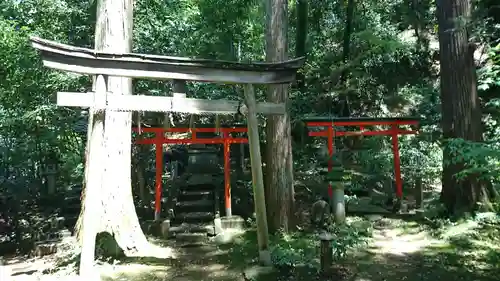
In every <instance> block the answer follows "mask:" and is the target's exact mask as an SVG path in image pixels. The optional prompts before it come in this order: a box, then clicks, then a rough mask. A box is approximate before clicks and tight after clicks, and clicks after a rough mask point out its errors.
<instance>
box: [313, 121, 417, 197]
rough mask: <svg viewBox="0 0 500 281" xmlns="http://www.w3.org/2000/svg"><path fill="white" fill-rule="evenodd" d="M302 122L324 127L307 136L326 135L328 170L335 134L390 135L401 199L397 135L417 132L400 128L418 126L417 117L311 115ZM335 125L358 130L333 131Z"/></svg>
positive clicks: (330, 193) (331, 194)
mask: <svg viewBox="0 0 500 281" xmlns="http://www.w3.org/2000/svg"><path fill="white" fill-rule="evenodd" d="M304 122H305V123H306V125H307V127H326V129H324V130H322V131H319V132H309V136H312V137H326V138H327V146H328V154H329V159H328V172H330V171H331V170H332V167H333V161H332V156H333V147H334V139H335V137H337V136H346V137H348V136H391V139H392V152H393V155H394V178H395V181H396V197H397V198H398V199H402V197H403V180H402V179H401V160H400V155H399V142H398V136H399V135H411V134H418V130H405V129H401V128H400V127H399V126H401V125H412V126H418V125H419V119H418V118H413V117H388V118H369V117H360V118H351V117H344V118H342V117H340V118H330V117H313V118H305V119H304ZM380 125H383V126H390V129H388V130H387V129H386V130H373V131H368V130H365V127H366V126H380ZM335 126H338V127H341V126H356V127H359V129H360V130H359V131H335V128H334V127H335ZM328 196H329V197H330V200H331V199H332V196H333V190H332V185H331V184H329V185H328Z"/></svg>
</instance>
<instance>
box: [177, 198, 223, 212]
mask: <svg viewBox="0 0 500 281" xmlns="http://www.w3.org/2000/svg"><path fill="white" fill-rule="evenodd" d="M214 208H215V203H214V201H213V200H195V201H180V202H177V203H175V212H176V213H183V212H210V211H213V210H214Z"/></svg>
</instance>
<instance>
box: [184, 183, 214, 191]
mask: <svg viewBox="0 0 500 281" xmlns="http://www.w3.org/2000/svg"><path fill="white" fill-rule="evenodd" d="M215 189H216V186H215V185H213V184H186V185H182V186H180V187H179V190H181V191H206V190H215Z"/></svg>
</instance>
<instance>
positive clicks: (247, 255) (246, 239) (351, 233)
mask: <svg viewBox="0 0 500 281" xmlns="http://www.w3.org/2000/svg"><path fill="white" fill-rule="evenodd" d="M371 230H372V227H371V223H370V222H368V221H365V220H363V219H361V218H349V219H348V222H347V223H346V224H345V225H342V226H335V225H331V226H330V227H329V229H328V231H329V232H330V233H331V234H332V235H333V236H334V239H333V240H332V245H333V258H334V260H335V261H340V260H342V259H344V258H345V257H346V256H347V254H348V252H350V251H352V250H354V249H356V248H357V247H360V246H363V245H365V243H366V238H367V237H369V236H370V235H371ZM270 242H271V248H270V251H271V258H272V262H273V264H274V265H275V266H276V267H278V268H280V267H285V268H288V267H297V266H306V267H311V268H315V269H318V268H319V246H320V243H319V242H320V241H319V235H318V234H317V233H306V232H292V233H279V234H276V235H274V236H271V241H270ZM257 245H258V243H257V236H256V233H255V232H254V231H251V232H247V233H246V234H245V235H244V236H243V238H242V240H240V241H239V242H237V243H236V244H235V245H232V246H231V248H230V252H231V257H233V258H234V259H236V263H238V262H242V263H246V262H250V261H254V259H255V254H254V253H255V252H256V251H257Z"/></svg>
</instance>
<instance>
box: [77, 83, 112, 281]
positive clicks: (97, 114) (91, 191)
mask: <svg viewBox="0 0 500 281" xmlns="http://www.w3.org/2000/svg"><path fill="white" fill-rule="evenodd" d="M106 80H107V79H106V78H105V77H104V76H103V75H99V76H98V77H97V79H96V81H95V88H96V95H95V100H94V101H95V107H94V108H92V109H91V110H89V113H92V114H94V116H93V117H92V120H93V122H94V124H92V127H91V128H92V132H90V134H89V135H90V141H89V142H88V145H89V147H88V148H87V149H88V158H87V159H86V160H87V162H88V163H87V165H86V167H87V168H88V171H86V172H85V189H86V190H85V198H84V201H83V216H82V217H83V219H82V235H81V237H82V252H81V257H80V276H82V277H85V279H89V280H91V279H94V276H93V275H94V269H93V267H94V259H95V244H96V235H97V231H98V229H99V227H100V225H99V223H100V221H101V219H100V217H101V205H102V204H101V198H100V192H101V187H102V181H103V175H104V170H105V168H106V162H107V161H103V159H102V155H104V153H105V148H104V119H105V112H104V110H103V109H104V107H105V105H106V93H107V86H106V83H107V81H106Z"/></svg>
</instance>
